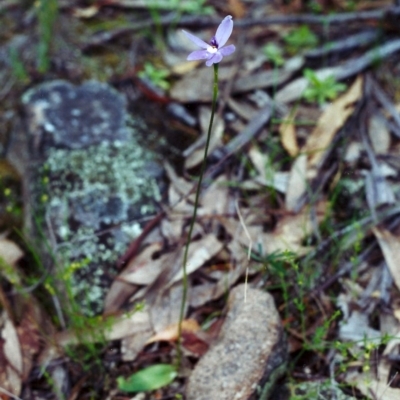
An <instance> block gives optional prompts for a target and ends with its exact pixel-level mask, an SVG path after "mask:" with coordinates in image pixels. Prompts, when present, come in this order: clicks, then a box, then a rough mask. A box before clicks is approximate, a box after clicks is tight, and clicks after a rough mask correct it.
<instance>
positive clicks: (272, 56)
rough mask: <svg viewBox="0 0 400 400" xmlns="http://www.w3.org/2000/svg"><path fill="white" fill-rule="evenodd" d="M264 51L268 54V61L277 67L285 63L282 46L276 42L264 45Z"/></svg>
mask: <svg viewBox="0 0 400 400" xmlns="http://www.w3.org/2000/svg"><path fill="white" fill-rule="evenodd" d="M262 51H263V53H264V54H265V55H266V56H267V59H268V61H270V62H271V63H272V64H274V66H275V67H281V66H282V65H283V64H284V63H285V60H284V58H283V56H282V53H283V51H282V48H281V47H279V46H278V45H276V44H275V43H268V44H267V45H266V46H264V47H263V49H262Z"/></svg>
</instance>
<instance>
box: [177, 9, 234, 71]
mask: <svg viewBox="0 0 400 400" xmlns="http://www.w3.org/2000/svg"><path fill="white" fill-rule="evenodd" d="M232 29H233V21H232V17H231V16H230V15H228V16H227V17H225V18H224V19H223V20H222V22H221V23H220V24H219V26H218V29H217V32H216V33H215V36H213V37H212V38H211V40H210V44H208V43H206V42H205V41H204V40H201V39H200V38H198V37H197V36H194V35H192V34H191V33H189V32H186V31H183V33H184V34H185V35H186V36H187V37H188V38H189V39H190V40H191V41H192V42H193V43H195V44H197V46H200V47H201V48H202V49H204V50H196V51H193V52H192V53H190V54H189V55H188V58H187V59H188V60H189V61H193V60H207V61H206V65H207V67H211V65H213V64H217V63H219V62H220V61H221V60H222V59H223V57H226V56H229V55H230V54H232V53H233V52H234V51H235V50H236V48H235V46H234V45H233V44H231V45H229V46H226V47H223V46H224V44H225V43H226V42H227V41H228V39H229V37H230V36H231V34H232Z"/></svg>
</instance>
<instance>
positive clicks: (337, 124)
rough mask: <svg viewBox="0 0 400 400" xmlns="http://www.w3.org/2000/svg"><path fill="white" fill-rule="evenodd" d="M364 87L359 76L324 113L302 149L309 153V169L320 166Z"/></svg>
mask: <svg viewBox="0 0 400 400" xmlns="http://www.w3.org/2000/svg"><path fill="white" fill-rule="evenodd" d="M362 89H363V79H362V77H361V76H359V77H358V78H357V79H356V80H355V82H354V83H353V85H352V86H351V87H350V88H349V89H348V90H347V92H346V93H344V94H343V95H342V96H340V97H339V98H338V99H337V100H335V101H334V102H333V103H332V104H331V105H330V106H329V107H328V108H327V109H326V110H325V111H324V112H323V113H322V115H321V117H320V119H319V121H318V123H317V126H316V127H315V128H314V130H313V131H312V132H311V135H310V136H309V137H308V139H307V142H306V144H305V145H304V147H303V148H302V149H301V151H302V152H304V153H307V154H309V160H308V161H309V162H308V167H309V169H312V168H316V167H318V166H319V164H320V162H321V161H322V160H323V158H324V155H325V152H326V151H327V149H328V147H329V146H330V144H331V143H332V140H333V138H334V137H335V135H336V133H337V132H338V130H339V129H340V128H341V127H342V126H343V125H344V123H345V122H346V121H347V119H348V118H349V116H350V115H351V114H352V113H353V111H354V103H355V102H356V101H357V100H359V99H360V97H361V96H362Z"/></svg>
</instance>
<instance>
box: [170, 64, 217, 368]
mask: <svg viewBox="0 0 400 400" xmlns="http://www.w3.org/2000/svg"><path fill="white" fill-rule="evenodd" d="M213 65H214V85H213V98H212V106H211V117H210V124H209V125H208V132H207V141H206V147H205V149H204V158H203V162H202V164H201V170H200V176H199V180H198V182H197V189H196V196H195V200H194V206H193V215H192V219H191V221H190V226H189V232H188V236H187V241H186V245H185V252H184V255H183V265H182V269H183V279H182V283H183V292H182V302H181V311H180V315H179V328H178V358H177V366H178V369H179V368H180V365H181V360H182V321H183V318H184V313H185V306H186V298H187V291H188V276H187V265H186V264H187V261H188V255H189V246H190V241H191V240H192V233H193V228H194V223H195V221H196V216H197V208H198V205H199V198H200V190H201V183H202V181H203V175H204V171H205V169H206V163H207V154H208V148H209V146H210V138H211V130H212V126H213V122H214V114H215V109H216V107H217V97H218V65H219V64H213Z"/></svg>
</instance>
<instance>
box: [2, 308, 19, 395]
mask: <svg viewBox="0 0 400 400" xmlns="http://www.w3.org/2000/svg"><path fill="white" fill-rule="evenodd" d="M2 319H3V321H4V324H3V327H2V329H1V337H0V344H1V346H0V361H1V363H0V387H1V388H3V389H5V390H7V391H8V392H10V393H12V394H13V395H14V396H18V395H19V394H20V391H21V387H22V375H23V361H22V353H21V346H20V343H19V338H18V334H17V330H16V328H15V326H14V324H13V323H12V321H11V319H10V318H9V317H8V315H7V314H6V313H4V312H3V315H2Z"/></svg>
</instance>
